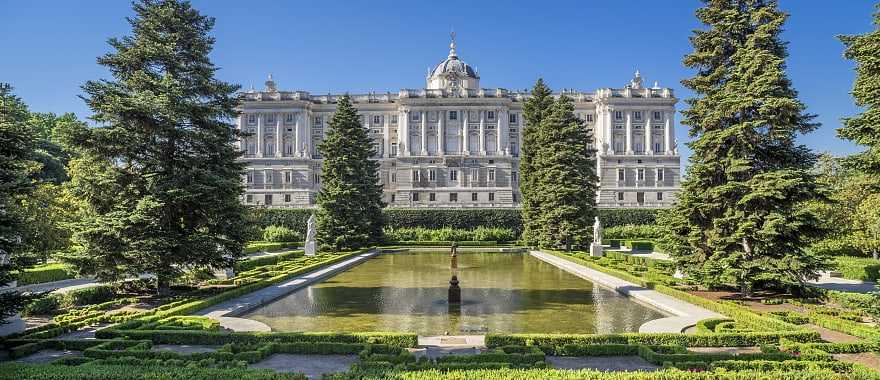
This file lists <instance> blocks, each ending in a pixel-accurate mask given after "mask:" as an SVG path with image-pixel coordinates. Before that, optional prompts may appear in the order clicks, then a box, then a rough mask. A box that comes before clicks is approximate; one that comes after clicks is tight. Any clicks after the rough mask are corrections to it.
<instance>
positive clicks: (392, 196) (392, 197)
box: [391, 194, 397, 203]
mask: <svg viewBox="0 0 880 380" xmlns="http://www.w3.org/2000/svg"><path fill="white" fill-rule="evenodd" d="M395 198H397V197H395V196H394V194H391V203H394V200H395Z"/></svg>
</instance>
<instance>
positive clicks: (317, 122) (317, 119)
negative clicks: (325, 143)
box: [315, 116, 324, 127]
mask: <svg viewBox="0 0 880 380" xmlns="http://www.w3.org/2000/svg"><path fill="white" fill-rule="evenodd" d="M323 124H324V118H323V117H320V116H315V126H316V127H320V126H322V125H323Z"/></svg>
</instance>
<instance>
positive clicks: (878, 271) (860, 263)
mask: <svg viewBox="0 0 880 380" xmlns="http://www.w3.org/2000/svg"><path fill="white" fill-rule="evenodd" d="M834 265H835V268H836V269H837V271H838V272H840V274H841V275H843V278H848V279H850V280H862V281H877V279H878V278H880V260H874V259H871V258H867V257H851V256H838V257H835V258H834Z"/></svg>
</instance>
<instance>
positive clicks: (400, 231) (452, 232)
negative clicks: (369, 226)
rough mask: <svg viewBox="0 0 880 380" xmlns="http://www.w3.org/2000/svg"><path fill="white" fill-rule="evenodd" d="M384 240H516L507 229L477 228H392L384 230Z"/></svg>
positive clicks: (512, 232) (511, 231)
mask: <svg viewBox="0 0 880 380" xmlns="http://www.w3.org/2000/svg"><path fill="white" fill-rule="evenodd" d="M385 239H386V240H387V241H389V242H402V241H428V242H435V241H494V242H509V241H514V240H516V239H517V235H516V233H515V232H514V231H513V230H511V229H509V228H498V227H491V228H490V227H478V228H476V229H473V230H461V229H454V228H438V229H429V228H421V227H417V228H392V229H387V230H385Z"/></svg>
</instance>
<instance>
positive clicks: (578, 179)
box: [531, 95, 599, 249]
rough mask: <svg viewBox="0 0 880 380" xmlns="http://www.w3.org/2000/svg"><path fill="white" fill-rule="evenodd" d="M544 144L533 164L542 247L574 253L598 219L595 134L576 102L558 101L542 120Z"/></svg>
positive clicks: (562, 98) (587, 239)
mask: <svg viewBox="0 0 880 380" xmlns="http://www.w3.org/2000/svg"><path fill="white" fill-rule="evenodd" d="M540 130H541V132H540V133H541V140H540V143H541V145H540V146H538V147H537V149H536V154H535V158H534V160H533V161H532V163H531V167H532V170H533V173H532V175H534V176H535V182H536V183H537V186H536V187H535V188H534V189H533V190H536V191H534V192H533V193H532V196H533V197H534V199H535V200H536V201H537V203H538V204H539V205H540V207H539V209H538V210H540V211H539V214H538V215H537V218H536V219H535V220H534V226H533V227H534V228H535V231H537V234H536V237H537V241H538V244H539V245H541V246H545V247H555V248H561V247H564V248H566V249H571V248H572V247H573V246H582V247H583V246H586V245H587V244H589V243H590V242H591V241H592V226H593V217H594V216H595V215H596V188H597V187H598V181H599V179H598V177H597V176H596V161H595V150H594V149H593V148H592V142H593V136H592V134H591V132H590V131H589V130H588V129H587V128H586V126H584V124H583V123H582V122H581V120H580V119H578V118H577V117H575V115H574V103H572V101H571V99H570V98H569V97H567V96H565V95H562V96H560V97H559V99H557V100H556V102H555V103H554V104H553V106H552V107H551V108H550V112H549V113H548V114H546V115H544V117H543V118H542V120H541V124H540Z"/></svg>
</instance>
